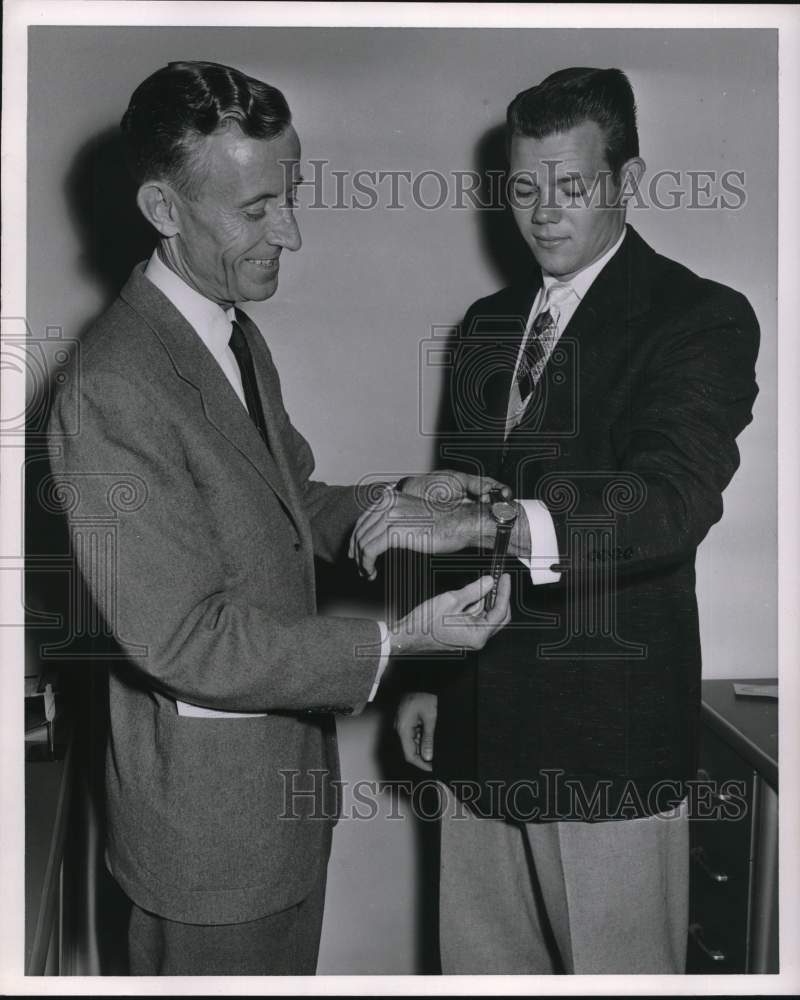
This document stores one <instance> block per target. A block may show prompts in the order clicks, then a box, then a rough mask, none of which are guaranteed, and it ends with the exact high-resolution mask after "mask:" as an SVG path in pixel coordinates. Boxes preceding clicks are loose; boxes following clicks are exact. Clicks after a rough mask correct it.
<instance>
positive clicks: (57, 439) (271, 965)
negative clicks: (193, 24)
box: [51, 62, 508, 975]
mask: <svg viewBox="0 0 800 1000" xmlns="http://www.w3.org/2000/svg"><path fill="white" fill-rule="evenodd" d="M122 129H123V132H124V134H125V138H126V141H127V146H128V151H129V154H130V164H131V167H132V170H133V173H134V176H135V178H136V181H137V183H138V196H137V198H138V205H139V208H140V209H141V211H142V213H143V214H144V216H145V218H146V219H147V220H148V221H149V222H150V223H151V224H152V226H153V227H154V228H155V230H156V231H157V233H158V246H157V249H156V251H155V253H154V254H153V256H152V257H151V258H150V260H149V261H147V262H144V263H142V264H139V265H138V266H137V267H136V268H135V269H134V271H133V273H132V274H131V277H130V279H129V281H128V282H127V284H126V285H125V287H124V288H123V289H122V291H121V293H120V295H119V298H118V299H117V301H116V302H115V303H114V304H113V305H112V306H111V308H110V309H109V310H108V312H107V313H105V315H104V316H102V317H101V319H100V320H99V321H98V322H97V323H96V324H95V326H94V327H93V328H92V330H91V331H90V332H89V333H88V334H87V336H86V339H85V341H84V343H83V345H82V347H83V349H82V352H81V362H82V363H81V368H80V371H78V370H77V369H76V370H75V371H73V375H72V378H71V379H70V380H69V381H68V383H67V384H66V385H65V386H64V387H63V388H62V390H61V392H60V394H59V396H58V398H57V400H56V403H55V406H54V410H53V416H52V424H51V431H52V435H53V441H54V446H53V448H52V464H53V467H54V470H55V474H56V477H57V479H58V481H59V482H61V484H62V485H64V486H67V487H69V488H70V489H71V490H72V495H75V496H80V504H79V513H80V518H81V521H82V523H84V524H85V523H86V520H87V518H88V519H89V520H91V519H92V518H95V519H97V521H98V523H100V524H102V520H103V516H104V514H105V513H106V512H107V510H108V506H107V505H108V501H109V498H111V497H112V492H113V484H114V482H117V483H124V484H126V487H127V488H128V489H129V490H130V491H131V493H130V502H129V503H127V505H126V504H123V505H119V506H121V507H122V509H121V510H120V509H119V506H118V513H119V521H118V534H117V538H116V549H115V559H116V563H115V570H116V574H115V576H113V577H111V585H109V586H106V582H107V581H108V580H109V578H110V574H108V573H107V572H106V570H107V569H108V567H105V566H98V564H97V561H96V559H95V553H93V551H92V550H91V547H90V546H82V545H76V553H75V554H76V557H77V559H78V563H79V566H80V569H81V572H82V574H83V576H84V578H85V580H86V583H87V584H88V587H89V590H90V592H91V594H92V597H93V598H94V600H95V602H96V603H97V605H98V606H99V608H100V611H101V612H102V613H103V615H104V616H105V618H106V621H107V622H108V624H109V625H110V627H111V628H112V629H113V632H114V635H115V636H116V637H117V638H118V639H119V641H120V643H121V644H123V646H124V648H125V649H127V650H131V651H132V652H131V655H130V657H129V659H128V661H126V662H125V663H124V664H123V665H121V666H119V667H117V668H115V669H113V670H112V672H111V673H110V675H109V705H110V735H109V744H108V754H107V766H106V775H107V813H108V845H107V853H106V857H107V863H108V866H109V868H110V871H111V872H112V874H113V875H114V877H115V878H116V880H117V881H118V883H119V884H120V886H121V887H122V888H123V890H124V891H125V892H126V893H127V895H128V896H129V897H130V899H131V901H132V904H133V906H132V915H131V921H130V930H129V947H130V971H131V972H132V973H134V974H139V975H147V974H172V975H177V974H237V973H238V974H270V973H306V974H308V973H313V972H314V971H315V967H316V957H317V951H318V945H319V933H320V926H321V916H322V903H323V896H324V888H325V874H326V862H327V857H328V851H329V845H330V836H331V827H332V824H333V822H334V820H335V803H334V799H333V796H332V782H333V781H335V779H336V777H337V773H338V772H337V767H338V764H337V751H336V730H335V725H334V719H333V713H337V712H338V713H341V714H347V713H351V712H354V711H359V710H360V709H361V708H363V706H364V705H365V704H366V703H367V702H368V701H369V700H370V699H371V698H372V696H373V695H374V693H375V690H376V688H377V684H378V682H379V680H380V676H381V671H382V670H383V667H384V666H385V663H386V661H387V659H388V657H389V655H391V654H394V653H397V652H408V653H411V654H419V653H420V652H423V651H426V650H433V649H438V650H440V651H441V649H442V648H443V647H445V648H447V647H455V648H456V649H460V648H461V647H465V646H466V647H472V648H475V647H478V646H481V645H483V643H485V642H486V640H487V639H488V638H489V636H491V635H492V634H493V633H494V632H495V631H496V630H497V629H498V628H499V627H500V626H501V625H502V624H503V623H504V621H505V620H506V617H507V612H508V586H507V581H506V582H505V584H504V586H503V588H502V590H501V595H500V600H499V602H498V604H497V606H496V608H495V609H494V610H493V611H492V613H491V614H489V615H483V613H482V610H481V609H480V607H479V605H478V602H479V601H480V599H481V598H482V596H483V595H484V593H485V592H486V590H487V586H488V581H487V580H485V579H484V580H477V581H475V582H474V583H472V584H471V585H469V586H467V587H466V588H464V589H462V590H461V591H459V592H457V593H448V594H445V595H443V596H442V597H441V598H438V599H435V600H434V601H431V602H428V603H427V604H426V605H423V606H421V607H419V608H416V609H414V611H412V612H411V614H410V615H409V616H407V618H406V619H404V620H403V621H401V622H398V623H396V624H395V625H394V626H393V627H392V628H391V629H390V628H389V627H387V625H386V624H384V623H379V622H377V621H371V620H367V619H357V618H335V617H325V616H320V615H319V614H317V611H316V607H315V595H314V562H313V559H314V556H319V557H322V558H326V559H334V558H335V557H336V556H337V555H338V554H339V552H340V550H341V548H342V543H343V542H344V540H345V539H346V538H347V536H348V534H349V532H350V530H351V529H352V527H353V525H354V523H355V522H356V519H357V517H358V515H359V513H360V511H361V510H362V509H363V508H362V506H359V503H358V497H357V495H356V491H355V489H354V488H351V487H331V486H327V485H325V484H324V483H320V482H314V481H312V480H311V478H310V476H311V473H312V470H313V465H314V463H313V458H312V455H311V451H310V449H309V446H308V444H307V443H306V441H305V440H304V439H303V438H302V437H301V435H300V434H299V433H298V432H297V431H296V430H295V428H294V427H293V426H292V424H291V422H290V420H289V417H288V416H287V414H286V411H285V410H284V407H283V403H282V400H281V392H280V385H279V381H278V374H277V372H276V370H275V367H274V365H273V363H272V359H271V356H270V352H269V350H268V348H267V346H266V344H265V342H264V340H263V339H262V337H261V336H260V334H259V331H258V330H257V328H256V326H255V324H254V323H253V321H252V320H251V319H250V318H249V317H248V316H247V314H246V313H245V312H243V311H242V310H240V309H238V308H236V306H235V303H241V302H247V301H259V302H261V301H265V300H266V299H269V298H270V297H271V296H272V295H273V294H274V293H275V290H276V288H277V285H278V275H279V270H280V263H281V255H282V253H283V251H284V250H290V251H295V250H298V249H299V247H300V234H299V231H298V227H297V224H296V222H295V218H294V214H293V208H292V194H293V190H294V187H295V186H296V185H297V183H298V181H299V165H298V161H299V157H300V143H299V140H298V137H297V133H296V132H295V130H294V128H293V127H292V124H291V118H290V113H289V108H288V106H287V103H286V101H285V99H284V97H283V95H282V94H281V93H280V92H279V91H277V90H276V89H274V88H273V87H270V86H268V85H267V84H265V83H262V82H259V81H258V80H254V79H252V78H250V77H247V76H245V75H243V74H242V73H240V72H238V71H236V70H234V69H230V68H228V67H225V66H220V65H216V64H212V63H197V62H194V63H191V62H179V63H171V64H170V65H169V66H167V67H166V68H164V69H162V70H159V71H158V72H156V73H154V74H153V75H152V76H150V77H149V78H148V79H147V80H145V81H144V82H143V83H142V84H141V85H140V86H139V87H138V89H137V90H136V92H135V93H134V95H133V97H132V98H131V101H130V105H129V107H128V110H127V112H126V114H125V116H124V118H123V121H122ZM121 238H124V234H121ZM76 399H77V400H78V401H79V403H80V413H81V424H80V433H79V434H78V435H77V436H75V437H69V436H66V435H65V434H63V433H62V431H63V430H64V420H65V419H66V418H65V416H64V415H65V414H68V413H70V412H72V408H73V407H74V405H75V403H76ZM451 482H452V483H454V484H455V491H456V494H459V491H461V493H462V494H463V498H464V499H466V498H467V497H468V494H469V493H470V492H475V493H476V494H477V495H480V494H481V493H482V492H483V490H484V489H485V487H486V485H487V484H486V483H483V482H481V481H480V480H479V479H475V478H474V477H468V476H456V477H452V479H451ZM110 483H111V490H112V492H110V491H109V484H110ZM134 497H135V500H134V499H133V498H134ZM420 503H421V501H420ZM70 516H71V517H75V516H76V514H75V508H73V511H72V514H71V515H70ZM76 537H77V536H76ZM445 619H446V621H445Z"/></svg>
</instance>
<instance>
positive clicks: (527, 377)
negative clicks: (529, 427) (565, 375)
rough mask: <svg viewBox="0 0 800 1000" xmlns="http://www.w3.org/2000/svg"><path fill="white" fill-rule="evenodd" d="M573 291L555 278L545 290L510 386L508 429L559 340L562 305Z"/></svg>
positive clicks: (508, 429)
mask: <svg viewBox="0 0 800 1000" xmlns="http://www.w3.org/2000/svg"><path fill="white" fill-rule="evenodd" d="M570 295H572V288H571V286H570V285H565V284H562V283H560V282H554V283H553V284H551V285H549V286H548V287H547V288H546V290H545V294H544V298H543V300H542V302H541V305H540V308H539V312H538V313H537V315H536V318H535V319H534V321H533V323H532V324H531V329H530V333H529V334H528V338H527V340H526V341H525V348H524V350H523V352H522V356H521V357H520V359H519V364H518V366H517V372H516V377H515V378H514V384H513V385H512V387H511V396H510V398H509V408H508V421H507V433H508V432H510V431H511V430H512V429H513V428H514V427H516V425H517V424H518V423H519V421H520V420H521V418H522V414H523V413H524V412H525V409H526V406H527V403H528V400H529V398H530V396H531V394H532V392H533V390H534V389H535V388H536V386H537V384H538V383H539V379H540V378H541V377H542V372H543V371H544V366H545V365H546V364H547V360H548V358H549V357H550V355H551V354H552V352H553V348H554V347H555V346H556V342H557V341H558V337H559V331H558V320H559V316H560V306H561V304H562V303H563V302H565V301H566V300H567V299H568V298H569V296H570Z"/></svg>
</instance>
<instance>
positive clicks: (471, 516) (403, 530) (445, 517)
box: [348, 490, 482, 580]
mask: <svg viewBox="0 0 800 1000" xmlns="http://www.w3.org/2000/svg"><path fill="white" fill-rule="evenodd" d="M481 530H482V522H481V505H480V504H478V503H476V502H475V501H474V500H464V499H463V498H462V499H461V500H459V501H458V502H456V503H452V504H451V503H450V502H449V501H448V503H447V504H446V505H441V504H439V503H437V502H432V501H429V500H423V499H421V498H419V497H416V496H408V495H406V494H405V493H397V492H395V491H394V490H386V491H385V492H384V494H383V496H382V497H381V498H380V499H379V500H378V501H377V502H376V503H375V504H373V506H372V507H370V508H369V509H368V510H365V511H364V513H363V514H362V515H361V517H359V519H358V521H357V522H356V526H355V528H354V529H353V534H352V535H351V537H350V547H349V552H348V554H349V556H350V558H351V559H355V561H356V563H357V564H358V568H359V571H360V572H361V574H362V575H363V576H366V577H368V578H369V579H370V580H374V579H375V576H376V575H377V574H376V572H375V561H376V559H377V558H378V556H381V555H383V553H384V552H386V551H387V550H388V549H410V550H411V551H413V552H422V553H425V554H427V555H431V554H433V553H435V552H459V551H460V550H461V549H465V548H469V547H470V546H476V545H478V544H479V539H480V536H481Z"/></svg>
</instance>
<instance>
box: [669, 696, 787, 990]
mask: <svg viewBox="0 0 800 1000" xmlns="http://www.w3.org/2000/svg"><path fill="white" fill-rule="evenodd" d="M742 683H745V682H742ZM749 683H766V682H764V681H761V682H749ZM777 734H778V727H777V703H776V702H775V701H763V700H760V699H755V698H752V699H751V698H747V699H740V698H737V697H736V695H735V694H734V691H733V682H732V681H716V680H714V681H706V682H704V684H703V730H702V737H701V752H700V769H699V772H698V786H697V791H698V795H697V796H696V797H695V801H694V807H693V809H692V820H691V823H690V837H691V875H690V917H689V922H690V927H689V946H688V954H687V972H688V973H690V974H708V973H712V974H713V973H722V974H728V975H730V974H737V973H768V972H778V797H777V788H778V778H777ZM701 790H702V794H700V792H701Z"/></svg>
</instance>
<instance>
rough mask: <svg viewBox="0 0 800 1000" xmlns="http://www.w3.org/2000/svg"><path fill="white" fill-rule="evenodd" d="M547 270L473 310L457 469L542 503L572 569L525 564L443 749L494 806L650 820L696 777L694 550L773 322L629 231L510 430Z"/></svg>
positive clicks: (711, 515)
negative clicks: (515, 379)
mask: <svg viewBox="0 0 800 1000" xmlns="http://www.w3.org/2000/svg"><path fill="white" fill-rule="evenodd" d="M540 284H541V276H540V275H537V278H536V280H534V281H533V282H532V283H531V284H530V285H528V286H527V287H524V288H513V287H512V288H506V289H503V290H502V291H500V292H498V293H496V294H495V295H492V296H489V297H488V298H486V299H482V300H480V301H478V302H476V303H475V304H474V305H473V306H472V307H471V308H470V310H469V312H468V314H467V316H466V318H465V320H464V324H463V327H462V331H461V337H460V340H459V342H458V344H457V345H456V348H455V352H454V356H455V361H454V367H453V371H452V379H451V386H450V403H449V409H450V414H449V419H450V425H449V428H448V432H447V434H446V435H445V437H444V439H443V451H444V454H443V456H442V464H461V465H462V466H464V467H466V468H470V469H472V470H473V471H476V470H481V471H483V472H485V473H488V474H494V475H497V476H498V477H499V478H500V479H501V480H502V481H504V482H507V483H509V484H510V485H511V486H512V487H513V488H514V490H515V495H516V496H518V497H524V498H529V499H540V500H542V501H543V502H544V503H545V504H546V505H547V507H548V508H549V510H550V512H551V514H552V516H553V521H554V525H555V530H556V536H557V539H558V549H559V563H558V566H559V568H560V569H561V579H560V580H559V582H558V583H550V584H543V585H539V586H536V587H534V586H532V584H531V582H530V576H529V574H528V572H527V570H526V569H524V567H522V565H521V564H519V563H515V565H514V566H512V573H513V577H514V579H513V598H512V604H513V606H512V621H511V623H510V625H509V626H508V627H507V628H506V629H504V630H503V631H502V632H500V633H498V635H496V636H495V637H494V638H493V639H492V640H490V642H489V643H488V644H487V646H486V647H485V648H484V650H482V651H481V652H480V653H478V654H477V655H475V656H473V657H471V658H470V660H469V661H468V663H467V664H466V665H465V666H464V667H463V668H462V669H461V670H459V671H454V672H452V673H450V674H449V676H448V677H447V678H446V681H445V683H444V684H443V685H442V688H441V690H440V693H439V716H438V722H437V732H436V765H437V768H438V770H439V774H440V776H442V777H445V778H449V779H451V780H456V779H458V780H464V781H469V782H472V783H474V784H475V786H477V787H479V788H480V798H479V800H478V801H479V806H480V808H481V809H484V810H486V811H487V812H491V813H492V814H496V815H507V816H510V817H511V818H519V819H530V820H536V819H539V820H552V819H574V820H585V819H625V818H634V817H637V816H642V815H649V814H652V813H654V812H658V811H661V810H663V809H667V808H670V805H671V803H672V802H674V801H676V799H677V798H679V797H680V796H681V795H683V794H685V792H686V790H687V786H686V784H685V783H686V782H687V781H689V780H691V779H693V778H694V777H695V774H696V763H695V759H696V750H697V735H698V724H699V710H700V677H701V650H700V637H699V624H698V609H697V601H696V596H695V567H694V564H695V553H696V549H697V546H698V545H699V544H700V542H701V541H702V540H703V538H704V537H705V535H706V534H707V532H708V531H709V529H710V528H711V526H712V525H713V524H714V523H715V522H716V521H717V520H719V518H720V517H721V515H722V492H723V490H724V488H725V487H726V486H727V484H728V482H729V481H730V479H731V477H732V476H733V474H734V471H735V470H736V468H737V466H738V464H739V453H738V449H737V446H736V443H735V439H736V437H737V435H738V434H739V433H740V432H741V431H742V429H743V428H744V427H745V426H746V425H747V424H748V423H749V421H750V420H751V410H752V404H753V401H754V399H755V397H756V393H757V387H756V383H755V377H754V364H755V359H756V354H757V350H758V340H759V329H758V323H757V321H756V318H755V316H754V314H753V311H752V309H751V308H750V306H749V304H748V303H747V301H746V299H745V298H744V297H743V296H742V295H741V294H739V293H738V292H735V291H733V290H732V289H730V288H727V287H725V286H723V285H720V284H717V283H716V282H713V281H709V280H707V279H704V278H701V277H698V276H697V275H696V274H693V273H692V272H691V271H689V270H688V269H687V268H685V267H683V266H681V265H680V264H678V263H676V262H675V261H671V260H668V259H667V258H665V257H663V256H660V255H659V254H657V253H656V252H655V251H654V250H652V249H651V248H650V247H649V246H648V245H647V244H646V243H645V241H644V240H643V239H641V237H640V236H639V235H638V234H637V233H636V232H635V230H634V229H633V228H632V227H630V226H628V229H627V234H626V238H625V240H624V241H623V243H622V245H621V247H620V249H619V250H618V252H617V253H616V254H615V255H614V256H613V257H612V258H611V260H610V261H609V262H608V263H607V264H606V265H605V267H604V268H603V270H602V271H601V272H600V274H599V275H598V277H597V278H596V279H595V281H594V282H593V284H592V286H591V287H590V289H589V291H588V293H587V294H586V296H585V297H584V298H583V300H582V301H581V303H580V305H579V306H578V308H577V309H576V311H575V313H574V314H573V316H572V319H571V320H570V322H569V323H568V325H567V327H566V329H565V331H564V333H563V334H562V337H561V339H560V340H559V343H558V346H557V348H556V350H555V351H554V352H553V354H552V355H551V357H550V359H549V361H548V363H547V366H546V368H545V372H544V375H543V377H542V380H541V382H540V383H539V386H538V387H537V391H536V393H535V395H534V397H533V399H532V401H531V403H530V405H529V406H528V409H527V411H526V414H525V419H524V420H523V422H522V424H521V425H520V426H519V427H518V428H516V429H515V430H514V431H513V432H512V433H511V435H509V438H508V442H507V444H504V440H503V439H504V428H505V416H506V406H507V403H508V396H509V391H510V387H511V379H512V375H513V371H514V365H515V361H516V357H517V352H518V348H519V345H520V340H521V337H522V335H523V333H524V329H525V324H526V321H527V317H528V315H529V312H530V309H531V306H532V304H533V301H534V298H535V295H536V293H537V291H538V288H539V287H540ZM476 373H480V378H478V376H477V375H476ZM533 550H534V554H535V553H536V539H535V538H534V539H533ZM445 585H447V581H446V580H442V582H441V586H445ZM492 782H494V783H495V784H494V788H492V786H491V783H492ZM515 788H516V790H515ZM470 794H473V793H472V792H470Z"/></svg>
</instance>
